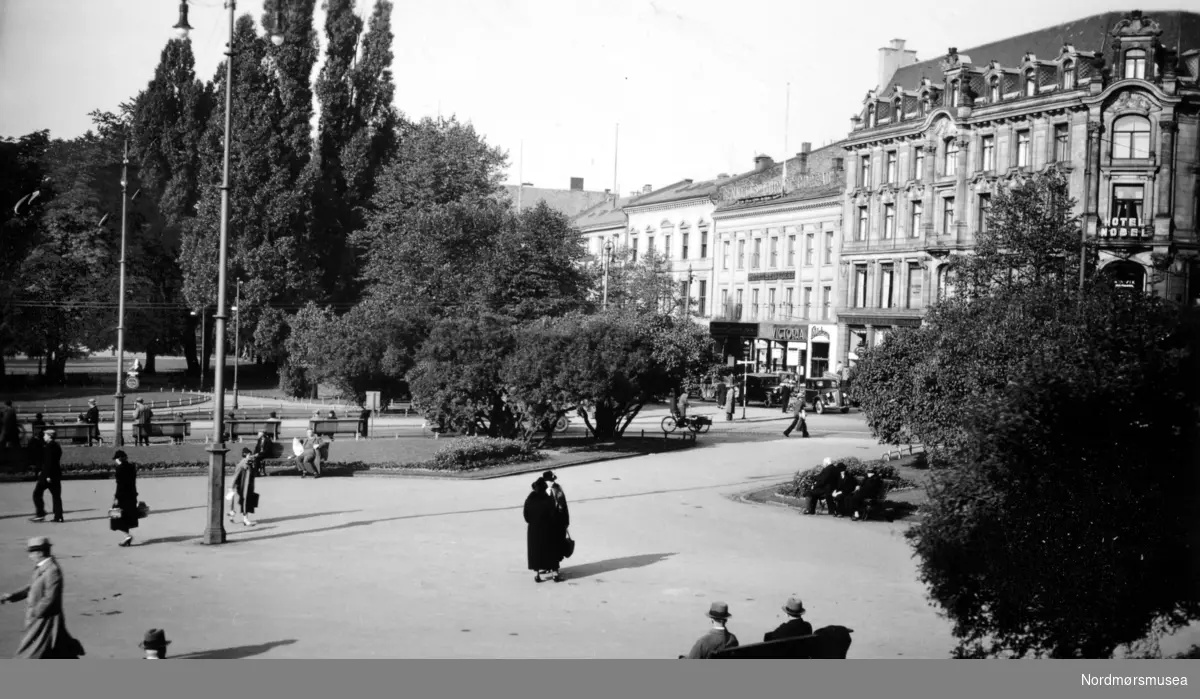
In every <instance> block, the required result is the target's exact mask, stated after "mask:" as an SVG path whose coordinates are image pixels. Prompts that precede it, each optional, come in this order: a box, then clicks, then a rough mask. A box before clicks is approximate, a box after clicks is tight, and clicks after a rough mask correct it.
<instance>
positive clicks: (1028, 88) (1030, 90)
mask: <svg viewBox="0 0 1200 699" xmlns="http://www.w3.org/2000/svg"><path fill="white" fill-rule="evenodd" d="M1037 88H1038V86H1037V78H1036V77H1034V72H1033V71H1032V70H1028V71H1025V96H1026V97H1033V96H1035V95H1037Z"/></svg>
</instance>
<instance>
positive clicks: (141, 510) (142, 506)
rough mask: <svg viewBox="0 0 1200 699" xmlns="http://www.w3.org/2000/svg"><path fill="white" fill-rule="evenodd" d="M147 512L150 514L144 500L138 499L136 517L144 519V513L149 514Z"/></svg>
mask: <svg viewBox="0 0 1200 699" xmlns="http://www.w3.org/2000/svg"><path fill="white" fill-rule="evenodd" d="M149 514H150V506H149V505H147V504H146V503H144V502H141V501H139V502H138V504H137V516H138V519H144V518H145V517H146V515H149Z"/></svg>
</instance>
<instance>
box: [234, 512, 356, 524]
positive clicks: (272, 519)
mask: <svg viewBox="0 0 1200 699" xmlns="http://www.w3.org/2000/svg"><path fill="white" fill-rule="evenodd" d="M353 512H362V510H339V511H337V512H310V513H309V514H306V515H291V516H289V517H267V518H266V519H260V520H258V523H259V524H268V523H274V522H290V521H292V520H295V519H312V518H313V517H326V516H329V515H348V514H351V513H353Z"/></svg>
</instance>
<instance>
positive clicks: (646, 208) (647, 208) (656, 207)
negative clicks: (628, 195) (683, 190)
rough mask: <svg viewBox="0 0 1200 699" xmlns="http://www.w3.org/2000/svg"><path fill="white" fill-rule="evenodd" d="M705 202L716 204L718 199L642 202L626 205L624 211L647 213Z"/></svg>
mask: <svg viewBox="0 0 1200 699" xmlns="http://www.w3.org/2000/svg"><path fill="white" fill-rule="evenodd" d="M704 204H716V200H715V199H713V197H712V196H703V197H689V198H687V199H675V200H673V201H663V202H656V203H654V204H641V205H637V204H635V205H633V206H626V207H625V208H624V209H622V211H624V212H625V215H626V216H630V215H632V214H645V213H650V212H651V211H666V210H667V209H678V208H682V207H684V206H703V205H704Z"/></svg>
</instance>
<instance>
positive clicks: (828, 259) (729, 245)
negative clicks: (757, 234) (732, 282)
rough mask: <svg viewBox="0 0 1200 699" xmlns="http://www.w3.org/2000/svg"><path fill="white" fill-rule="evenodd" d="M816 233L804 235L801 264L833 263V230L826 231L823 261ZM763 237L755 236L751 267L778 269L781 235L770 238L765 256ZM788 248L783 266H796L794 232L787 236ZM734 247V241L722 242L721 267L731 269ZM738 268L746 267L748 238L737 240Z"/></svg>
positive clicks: (809, 265) (807, 265)
mask: <svg viewBox="0 0 1200 699" xmlns="http://www.w3.org/2000/svg"><path fill="white" fill-rule="evenodd" d="M816 235H817V234H816V233H806V234H805V235H804V254H803V257H802V258H801V264H802V265H803V266H805V267H812V266H815V265H817V264H826V265H830V264H833V231H825V233H824V236H825V258H824V262H823V263H822V262H821V261H820V260H819V259H818V257H817V254H816V252H815V250H814V247H813V246H814V245H815V244H816ZM763 240H764V239H763V238H754V239H753V243H754V247H753V252H752V253H751V256H750V267H749V268H750V269H777V268H779V267H780V264H779V263H780V260H779V242H780V241H779V237H778V236H772V237H771V238H769V239H766V240H768V241H769V248H768V250H769V255H768V256H767V257H764V256H763ZM786 242H787V248H786V250H785V254H786V259H785V261H784V263H783V267H795V266H796V235H795V234H794V233H793V234H791V235H788V237H787V241H786ZM732 249H733V241H731V240H724V241H722V243H721V269H724V270H727V269H730V266H729V265H730V257H731V255H730V253H731V251H732ZM737 269H746V240H745V239H741V240H738V241H737Z"/></svg>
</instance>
